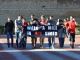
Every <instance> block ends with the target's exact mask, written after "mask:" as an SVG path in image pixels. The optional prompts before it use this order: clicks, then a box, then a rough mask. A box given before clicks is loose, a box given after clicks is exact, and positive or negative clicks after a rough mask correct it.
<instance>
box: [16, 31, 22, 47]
mask: <svg viewBox="0 0 80 60" xmlns="http://www.w3.org/2000/svg"><path fill="white" fill-rule="evenodd" d="M21 34H22V33H21V31H17V32H16V45H17V47H19V41H20V39H21Z"/></svg>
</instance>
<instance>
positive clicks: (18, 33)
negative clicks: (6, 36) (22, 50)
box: [15, 16, 22, 48]
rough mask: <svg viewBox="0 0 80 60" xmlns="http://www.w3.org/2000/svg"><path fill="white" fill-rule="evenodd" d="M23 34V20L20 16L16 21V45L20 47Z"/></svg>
mask: <svg viewBox="0 0 80 60" xmlns="http://www.w3.org/2000/svg"><path fill="white" fill-rule="evenodd" d="M21 32H22V20H21V16H18V19H16V20H15V34H16V45H17V48H18V47H19V41H20V39H21V34H22V33H21Z"/></svg>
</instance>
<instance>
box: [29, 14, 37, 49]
mask: <svg viewBox="0 0 80 60" xmlns="http://www.w3.org/2000/svg"><path fill="white" fill-rule="evenodd" d="M30 25H32V26H37V25H38V19H36V18H34V15H31V22H30ZM32 35H33V36H32V37H31V38H32V40H31V41H32V48H36V42H37V38H36V36H34V31H32Z"/></svg>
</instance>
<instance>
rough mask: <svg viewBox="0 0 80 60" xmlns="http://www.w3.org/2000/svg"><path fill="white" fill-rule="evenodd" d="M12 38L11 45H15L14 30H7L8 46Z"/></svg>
mask: <svg viewBox="0 0 80 60" xmlns="http://www.w3.org/2000/svg"><path fill="white" fill-rule="evenodd" d="M10 38H11V46H12V47H13V33H12V32H7V44H8V47H10Z"/></svg>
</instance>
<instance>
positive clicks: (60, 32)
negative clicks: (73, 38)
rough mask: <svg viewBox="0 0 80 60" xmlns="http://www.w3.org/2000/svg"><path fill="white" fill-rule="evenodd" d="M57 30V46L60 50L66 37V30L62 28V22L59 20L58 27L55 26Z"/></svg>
mask: <svg viewBox="0 0 80 60" xmlns="http://www.w3.org/2000/svg"><path fill="white" fill-rule="evenodd" d="M57 30H58V38H59V46H60V48H63V47H64V40H65V36H66V28H65V26H64V21H63V20H59V25H58V26H57Z"/></svg>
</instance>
